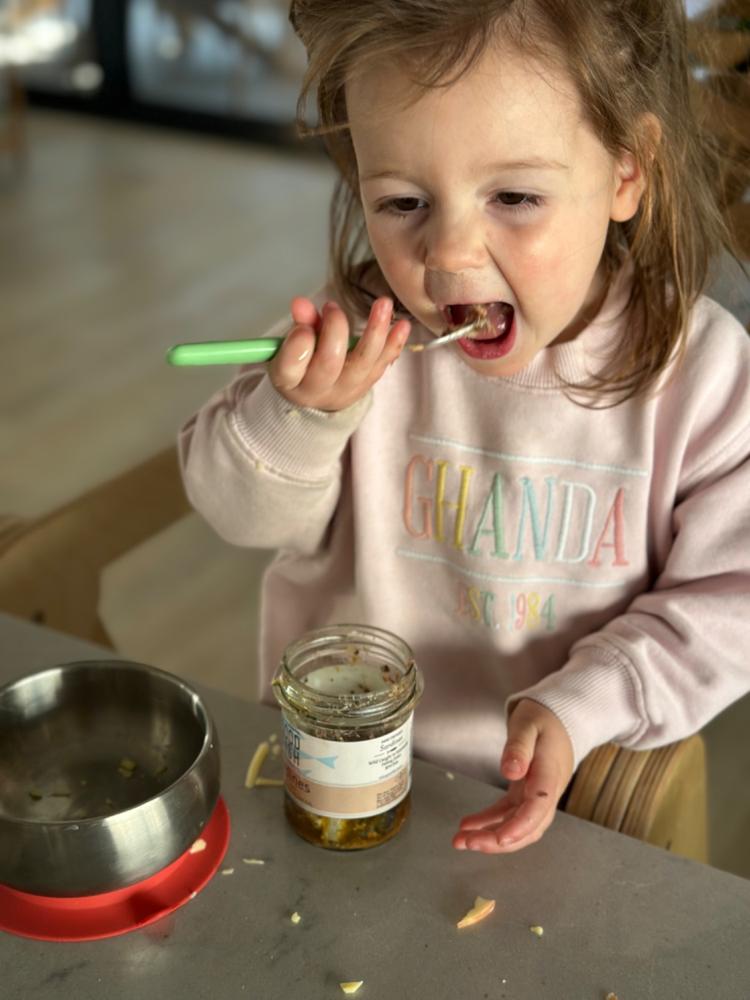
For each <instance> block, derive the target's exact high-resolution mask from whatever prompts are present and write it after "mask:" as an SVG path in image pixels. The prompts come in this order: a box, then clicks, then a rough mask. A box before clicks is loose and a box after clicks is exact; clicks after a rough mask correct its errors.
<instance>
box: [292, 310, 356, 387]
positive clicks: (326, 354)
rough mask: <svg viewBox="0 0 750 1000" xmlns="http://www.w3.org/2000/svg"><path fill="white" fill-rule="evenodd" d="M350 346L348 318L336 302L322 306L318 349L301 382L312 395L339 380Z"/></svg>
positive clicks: (316, 347)
mask: <svg viewBox="0 0 750 1000" xmlns="http://www.w3.org/2000/svg"><path fill="white" fill-rule="evenodd" d="M348 347H349V321H348V320H347V318H346V316H345V314H344V312H343V311H342V310H341V309H339V307H338V306H337V305H336V304H335V303H326V305H325V306H323V312H322V318H321V324H320V332H319V333H318V338H317V343H316V346H315V351H314V353H313V356H312V358H311V360H310V364H309V365H308V368H307V371H306V372H305V376H304V378H303V380H302V382H301V383H300V385H301V387H302V388H303V389H304V391H305V393H306V394H307V395H308V396H310V397H315V396H320V395H322V394H323V393H325V392H326V391H327V390H329V389H330V388H331V386H332V385H334V383H335V382H336V381H337V380H338V378H339V376H340V375H341V372H342V370H343V368H344V364H345V362H346V353H347V350H348Z"/></svg>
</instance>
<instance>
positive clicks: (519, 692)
mask: <svg viewBox="0 0 750 1000" xmlns="http://www.w3.org/2000/svg"><path fill="white" fill-rule="evenodd" d="M291 16H292V22H293V24H294V26H295V28H296V30H297V32H298V34H299V35H300V37H301V38H302V40H303V42H304V43H305V45H306V47H307V50H308V55H309V67H308V73H307V78H306V81H305V85H304V90H303V96H302V99H301V102H302V108H303V109H304V99H305V97H306V95H307V94H308V93H309V92H311V91H312V90H313V89H315V90H316V91H317V103H318V116H319V125H318V126H317V127H316V129H315V130H314V131H316V132H317V133H319V134H320V135H322V136H323V137H324V139H325V142H326V144H327V147H328V150H329V152H330V155H331V157H332V159H333V161H334V163H335V165H336V167H337V168H338V172H339V175H340V182H339V185H338V188H337V192H336V195H335V199H334V203H333V209H332V230H333V233H332V257H331V260H332V274H331V282H330V286H329V287H328V288H326V289H325V290H324V291H323V292H322V293H321V294H320V296H317V297H313V298H306V297H297V298H294V299H293V300H292V303H291V322H290V320H289V319H288V318H285V319H284V320H282V322H281V323H280V324H279V325H278V326H277V327H276V328H274V330H272V331H271V333H272V334H273V333H275V334H279V333H287V332H288V336H287V337H286V340H285V342H284V345H283V347H282V348H281V350H280V352H279V353H278V354H277V356H276V357H275V358H274V360H273V362H272V363H270V365H269V368H268V371H267V372H266V373H264V372H262V371H258V370H245V371H243V372H241V373H240V374H239V376H238V377H237V378H236V379H235V380H234V381H233V382H232V383H231V384H230V385H229V386H228V387H227V388H226V389H225V390H224V391H223V392H221V393H219V394H218V395H217V396H216V397H215V398H213V399H212V400H211V401H210V402H209V403H208V404H207V405H206V406H205V407H203V409H202V410H201V411H200V412H199V413H198V414H197V415H196V416H195V417H194V418H193V419H192V420H191V421H190V422H189V423H188V424H187V426H186V427H185V429H184V430H183V433H182V437H181V454H182V463H183V469H184V477H185V483H186V487H187V490H188V494H189V496H190V499H191V501H192V503H193V504H194V505H195V507H196V508H197V509H198V510H199V511H201V512H202V513H203V515H204V516H205V517H206V518H207V519H208V520H209V521H210V523H211V524H212V525H213V526H214V527H215V529H216V530H217V531H218V532H219V533H220V534H221V535H222V536H223V537H224V538H226V539H228V540H229V541H230V542H234V543H236V544H238V545H246V546H253V547H272V548H275V549H278V550H279V552H278V555H277V558H276V559H275V561H274V562H273V563H272V564H271V566H270V568H269V569H268V571H267V573H266V577H265V580H264V602H263V609H262V635H261V696H262V697H263V699H264V700H266V701H269V702H271V701H272V698H271V696H270V689H269V680H270V678H271V676H272V674H273V672H274V670H275V668H276V665H277V663H278V661H279V658H280V655H281V652H282V650H283V648H284V646H285V645H286V644H287V643H288V642H289V641H291V640H292V639H294V638H296V637H298V636H299V635H300V634H301V633H302V632H303V631H305V630H306V629H309V628H312V627H316V626H321V625H324V624H327V623H331V622H340V621H347V620H348V621H357V622H363V623H371V624H374V625H378V626H381V627H384V628H387V629H390V630H392V631H393V632H395V633H397V634H398V635H401V636H402V637H403V638H405V639H406V640H407V641H408V642H409V644H410V645H411V646H412V648H413V650H414V652H415V656H416V659H417V661H418V663H419V664H420V666H421V668H422V670H423V671H424V674H425V682H426V687H425V695H424V699H423V701H422V703H421V704H420V707H419V710H418V712H417V714H416V720H415V749H416V752H417V754H418V755H419V756H421V757H424V758H426V759H428V760H431V761H433V762H435V763H437V764H439V765H442V766H445V767H447V768H450V769H451V770H458V771H461V772H463V773H466V774H470V775H475V776H477V777H479V778H482V779H484V780H486V781H490V782H494V783H498V782H500V780H501V778H502V779H505V781H507V782H508V783H509V791H508V793H507V795H505V796H504V797H503V798H502V799H501V800H500V801H499V802H498V803H497V804H494V805H491V806H490V807H489V808H488V809H487V810H486V811H485V812H483V813H481V814H479V815H477V816H473V817H466V818H465V819H464V820H463V821H462V822H461V824H460V828H459V830H458V832H457V833H456V835H455V837H454V845H455V846H456V847H457V848H461V849H465V848H469V849H476V850H481V851H488V852H490V851H510V850H518V849H519V848H521V847H523V846H525V845H527V844H529V843H532V842H533V841H535V840H537V839H538V838H539V837H540V836H541V834H542V833H543V831H544V830H545V829H546V828H547V826H548V825H549V824H550V822H551V821H552V819H553V816H554V811H555V805H556V803H557V801H558V799H559V797H560V795H561V793H562V792H563V790H564V789H565V787H566V785H567V784H568V781H569V780H570V777H571V775H572V773H573V770H574V768H575V767H576V765H577V764H578V762H580V760H581V759H582V758H583V757H584V756H585V755H586V754H587V753H588V752H589V750H591V749H592V748H593V747H595V746H597V745H599V744H601V743H605V742H608V741H611V740H614V741H616V742H617V743H619V744H621V745H623V746H626V747H633V748H647V747H653V746H657V745H659V744H663V743H668V742H671V741H673V740H677V739H680V738H681V737H684V736H686V735H688V734H690V733H693V732H695V731H696V730H698V729H699V728H700V727H701V726H703V725H704V723H706V722H707V721H708V720H709V719H710V718H711V717H712V716H713V715H715V714H716V713H717V712H719V711H720V710H721V709H722V708H724V707H725V706H726V705H727V704H728V703H730V702H731V701H733V700H734V699H736V698H738V697H739V696H740V695H741V694H743V692H745V691H746V690H747V689H748V678H749V676H750V661H748V653H747V650H748V645H749V644H750V629H749V626H748V621H750V574H749V572H748V569H749V568H750V504H749V503H748V498H749V497H750V462H748V454H749V453H750V419H749V418H750V342H749V341H748V337H747V335H746V333H745V331H744V330H743V329H742V327H741V326H740V324H739V323H738V322H737V321H736V320H735V319H733V318H732V316H731V315H729V314H728V313H727V312H725V311H724V310H723V309H721V308H720V307H719V306H718V305H716V304H715V303H713V302H711V301H709V300H708V299H706V298H702V297H700V293H701V290H702V288H703V285H704V283H705V280H706V273H707V268H708V264H709V260H710V258H711V256H712V255H713V253H714V252H716V251H717V250H719V249H720V248H721V247H722V246H723V245H724V244H726V243H727V236H726V232H725V229H724V226H723V223H722V221H721V216H720V214H719V210H718V208H717V205H716V202H715V198H714V191H715V190H716V178H715V175H714V172H713V163H712V160H711V158H710V156H709V154H708V152H707V149H708V147H707V145H706V144H705V143H704V142H703V141H702V138H701V132H700V129H699V127H698V125H697V123H696V121H695V119H694V117H693V114H692V112H691V109H690V102H689V95H688V79H689V78H688V71H687V59H686V54H685V48H684V36H685V25H684V23H683V17H684V15H683V11H682V6H681V2H680V0H648V2H647V3H645V2H643V0H617V2H616V3H615V2H610V0H598V2H596V3H591V0H556V2H551V0H474V2H472V3H468V4H457V3H455V2H454V0H399V2H398V4H394V3H393V2H392V0H347V2H346V3H341V2H338V0H299V2H296V3H295V4H294V5H293V10H292V15H291ZM477 305H481V306H484V307H485V310H486V314H487V317H488V322H487V325H486V326H485V327H484V328H482V329H481V330H479V331H478V332H477V333H476V337H475V339H472V338H469V337H466V338H464V339H461V340H459V341H458V342H456V343H454V344H451V345H446V346H441V347H439V348H437V349H436V350H432V351H429V352H426V353H425V352H423V353H411V352H406V351H403V348H404V344H405V342H406V340H407V338H409V339H410V343H420V342H423V343H424V342H429V341H430V340H432V339H433V338H435V337H437V336H439V335H440V334H441V333H443V332H445V331H446V330H448V329H450V328H452V327H455V326H458V325H460V324H462V323H463V322H464V321H465V320H466V319H467V318H470V317H471V316H472V315H474V307H475V306H477ZM353 333H356V334H361V337H360V339H359V342H358V343H357V345H356V347H354V348H353V349H352V350H351V351H349V352H348V353H347V344H348V340H349V337H350V335H352V334H353ZM402 351H403V353H402Z"/></svg>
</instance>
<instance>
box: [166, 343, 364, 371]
mask: <svg viewBox="0 0 750 1000" xmlns="http://www.w3.org/2000/svg"><path fill="white" fill-rule="evenodd" d="M357 339H358V338H357V337H351V338H350V339H349V350H351V349H352V347H354V345H355V344H356V343H357ZM283 343H284V338H283V337H259V338H258V339H257V340H210V341H206V342H205V343H196V344H175V346H174V347H170V348H169V350H168V351H167V363H168V364H170V365H177V366H179V367H184V366H187V365H251V364H258V363H259V362H263V361H270V360H271V358H273V357H274V356H275V355H276V353H277V352H278V350H279V348H280V347H281V345H282V344H283Z"/></svg>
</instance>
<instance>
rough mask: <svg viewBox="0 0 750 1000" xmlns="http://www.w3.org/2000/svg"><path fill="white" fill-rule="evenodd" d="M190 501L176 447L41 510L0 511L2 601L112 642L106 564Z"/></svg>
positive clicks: (23, 613)
mask: <svg viewBox="0 0 750 1000" xmlns="http://www.w3.org/2000/svg"><path fill="white" fill-rule="evenodd" d="M189 509H190V508H189V505H188V502H187V499H186V498H185V494H184V492H183V489H182V483H181V480H180V474H179V469H178V463H177V451H176V448H174V447H170V448H167V449H165V450H164V451H162V452H160V453H159V454H157V455H154V456H153V457H152V458H150V459H148V460H147V461H145V462H143V463H142V464H141V465H138V466H136V467H135V468H134V469H131V470H129V471H128V472H124V473H122V474H121V475H119V476H117V477H115V478H114V479H111V480H110V481H108V482H106V483H103V484H102V485H101V486H97V487H95V488H94V489H92V490H89V491H88V492H86V493H84V494H83V495H82V496H80V497H78V498H77V499H75V500H73V501H71V502H70V503H67V504H65V505H64V506H62V507H60V508H59V509H57V510H55V511H52V512H51V513H50V514H47V515H45V516H43V517H39V518H34V519H30V520H23V519H20V518H8V517H6V518H4V519H0V609H2V610H3V611H6V612H8V613H10V614H14V615H17V616H18V617H20V618H25V619H27V620H29V621H34V622H39V623H41V624H44V625H48V626H50V628H55V629H58V630H59V631H61V632H66V633H68V634H70V635H74V636H78V637H79V638H81V639H89V640H91V641H92V642H97V643H100V644H103V645H106V646H110V647H112V646H113V643H112V641H111V639H110V637H109V636H108V635H107V631H106V629H105V627H104V625H103V624H102V622H101V619H100V617H99V597H100V590H101V575H102V573H103V571H104V569H105V568H106V567H107V566H108V565H109V564H110V563H111V562H114V560H115V559H117V558H119V557H120V556H122V555H124V554H125V553H126V552H129V551H130V550H131V549H133V548H135V546H136V545H139V544H140V543H141V542H144V541H146V540H147V539H148V538H151V537H152V536H153V535H156V534H157V533H158V532H160V531H161V530H162V529H164V528H166V527H168V526H169V525H170V524H172V523H173V522H175V521H177V520H178V519H179V518H181V517H183V516H184V515H185V514H187V513H188V512H189Z"/></svg>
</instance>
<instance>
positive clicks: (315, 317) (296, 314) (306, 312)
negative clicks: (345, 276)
mask: <svg viewBox="0 0 750 1000" xmlns="http://www.w3.org/2000/svg"><path fill="white" fill-rule="evenodd" d="M290 308H291V313H292V319H293V320H294V322H295V323H297V324H300V325H302V326H311V327H312V328H313V330H315V331H316V332H317V331H318V329H319V328H320V313H319V312H318V310H317V309H316V308H315V304H314V303H313V302H311V300H310V299H307V298H305V297H304V296H302V295H295V297H294V298H293V299H292V303H291V307H290Z"/></svg>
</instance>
